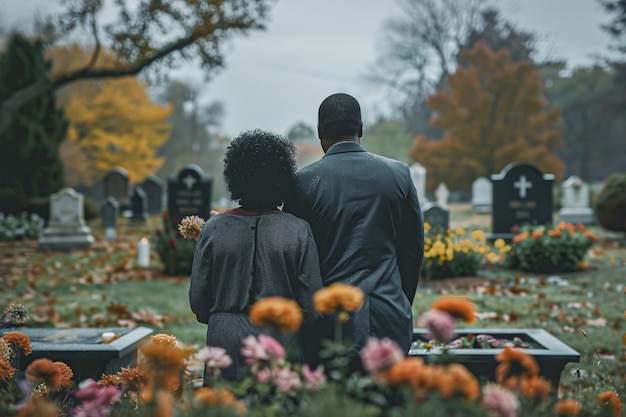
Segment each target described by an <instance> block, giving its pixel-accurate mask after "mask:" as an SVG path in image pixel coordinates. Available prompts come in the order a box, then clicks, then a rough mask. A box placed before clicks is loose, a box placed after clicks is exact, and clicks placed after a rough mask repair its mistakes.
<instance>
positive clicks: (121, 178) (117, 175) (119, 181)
mask: <svg viewBox="0 0 626 417" xmlns="http://www.w3.org/2000/svg"><path fill="white" fill-rule="evenodd" d="M102 182H103V186H104V199H105V200H106V199H107V198H109V197H113V198H114V199H116V200H117V202H118V203H119V204H120V212H121V211H124V210H127V209H128V204H129V195H130V186H129V182H128V172H126V170H125V169H124V168H121V167H116V168H113V169H112V170H111V171H109V172H107V173H106V175H105V176H104V179H103V180H102Z"/></svg>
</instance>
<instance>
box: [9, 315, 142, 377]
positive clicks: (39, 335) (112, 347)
mask: <svg viewBox="0 0 626 417" xmlns="http://www.w3.org/2000/svg"><path fill="white" fill-rule="evenodd" d="M12 331H19V332H23V333H26V335H28V337H30V340H31V344H32V347H33V352H32V353H31V354H30V355H28V356H25V355H22V354H20V355H18V357H17V369H19V370H21V371H25V370H26V368H27V367H28V365H30V364H31V362H33V361H34V360H35V359H39V358H48V359H50V360H52V361H55V362H57V361H59V362H65V363H66V364H67V365H68V366H69V367H70V368H72V371H73V372H74V378H73V379H74V381H75V382H77V383H78V382H80V381H83V380H85V379H87V378H92V379H95V380H96V381H97V380H99V379H100V377H101V376H102V374H114V373H117V372H119V371H121V370H122V368H127V367H129V366H133V365H134V364H135V361H136V359H137V349H138V348H139V346H141V345H142V344H143V343H145V342H147V341H148V340H149V339H150V337H149V336H150V334H152V329H149V328H147V327H134V328H111V327H108V328H69V329H50V328H38V329H31V328H8V329H2V330H0V334H4V333H8V332H12ZM105 332H112V333H116V334H117V333H119V334H120V335H121V336H120V337H119V338H117V339H115V340H113V341H111V342H109V343H103V342H102V334H103V333H105Z"/></svg>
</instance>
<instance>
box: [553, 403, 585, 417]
mask: <svg viewBox="0 0 626 417" xmlns="http://www.w3.org/2000/svg"><path fill="white" fill-rule="evenodd" d="M554 410H555V411H556V413H557V414H558V415H561V416H576V415H578V413H580V403H579V402H578V401H575V400H560V401H558V402H557V403H556V404H555V405H554Z"/></svg>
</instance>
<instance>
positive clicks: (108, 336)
mask: <svg viewBox="0 0 626 417" xmlns="http://www.w3.org/2000/svg"><path fill="white" fill-rule="evenodd" d="M114 337H115V333H113V332H104V333H102V340H107V341H108V340H111V339H113V338H114Z"/></svg>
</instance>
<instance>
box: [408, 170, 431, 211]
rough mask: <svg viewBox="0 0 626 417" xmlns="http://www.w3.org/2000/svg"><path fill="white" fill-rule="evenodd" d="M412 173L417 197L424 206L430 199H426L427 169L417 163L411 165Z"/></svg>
mask: <svg viewBox="0 0 626 417" xmlns="http://www.w3.org/2000/svg"><path fill="white" fill-rule="evenodd" d="M410 171H411V179H412V180H413V184H415V189H416V190H417V197H418V198H419V200H420V203H422V204H424V203H426V202H427V201H428V198H426V168H424V167H423V166H422V165H420V164H419V163H417V162H415V163H414V164H413V165H411V168H410Z"/></svg>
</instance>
